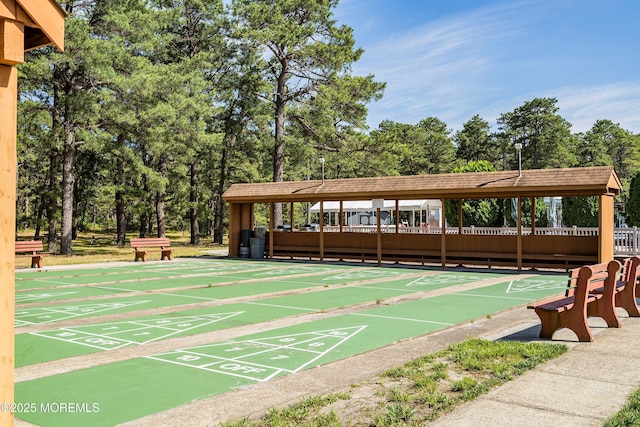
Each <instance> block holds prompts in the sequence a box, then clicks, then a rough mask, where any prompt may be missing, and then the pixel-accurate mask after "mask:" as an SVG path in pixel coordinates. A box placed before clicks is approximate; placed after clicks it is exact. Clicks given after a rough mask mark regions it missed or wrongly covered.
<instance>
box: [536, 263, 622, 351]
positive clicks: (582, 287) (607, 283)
mask: <svg viewBox="0 0 640 427" xmlns="http://www.w3.org/2000/svg"><path fill="white" fill-rule="evenodd" d="M619 270H620V263H619V262H618V261H610V262H608V263H602V264H596V265H590V266H584V267H580V268H579V269H574V270H572V271H571V272H570V273H569V281H568V285H567V291H566V293H565V295H560V296H556V297H551V298H547V299H544V300H542V301H538V302H535V303H532V304H530V305H528V306H527V308H531V309H534V310H535V312H536V314H537V315H538V317H539V318H540V322H541V323H542V328H541V329H540V338H546V339H551V337H552V336H553V334H554V332H555V331H557V330H558V329H561V328H567V329H571V330H572V331H573V332H574V333H575V334H576V335H577V336H578V340H579V341H593V335H592V333H591V329H590V328H589V323H588V321H587V319H588V317H590V316H597V317H601V318H603V319H604V320H605V322H607V326H609V327H620V320H619V319H618V316H617V314H616V312H615V291H616V281H617V273H618V271H619ZM597 289H601V292H597V293H594V291H595V290H597Z"/></svg>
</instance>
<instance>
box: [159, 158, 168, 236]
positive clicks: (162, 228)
mask: <svg viewBox="0 0 640 427" xmlns="http://www.w3.org/2000/svg"><path fill="white" fill-rule="evenodd" d="M159 169H160V175H162V177H165V176H167V158H166V156H162V159H161V160H160V168H159ZM164 197H165V190H164V189H161V190H158V191H157V192H156V224H157V227H158V237H166V223H165V212H164Z"/></svg>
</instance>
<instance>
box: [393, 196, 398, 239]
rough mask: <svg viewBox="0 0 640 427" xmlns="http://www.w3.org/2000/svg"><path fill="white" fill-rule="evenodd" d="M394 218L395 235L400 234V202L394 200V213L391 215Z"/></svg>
mask: <svg viewBox="0 0 640 427" xmlns="http://www.w3.org/2000/svg"><path fill="white" fill-rule="evenodd" d="M393 215H394V217H395V226H396V234H398V233H399V232H400V201H399V200H398V199H396V211H395V212H394V213H393Z"/></svg>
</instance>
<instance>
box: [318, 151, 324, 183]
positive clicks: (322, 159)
mask: <svg viewBox="0 0 640 427" xmlns="http://www.w3.org/2000/svg"><path fill="white" fill-rule="evenodd" d="M318 160H320V164H321V165H322V183H323V184H324V157H320V159H318Z"/></svg>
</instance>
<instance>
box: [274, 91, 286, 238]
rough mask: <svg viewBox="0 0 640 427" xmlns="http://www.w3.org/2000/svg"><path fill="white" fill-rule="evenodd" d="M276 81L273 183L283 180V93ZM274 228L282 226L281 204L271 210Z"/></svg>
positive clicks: (275, 205) (276, 204)
mask: <svg viewBox="0 0 640 427" xmlns="http://www.w3.org/2000/svg"><path fill="white" fill-rule="evenodd" d="M280 80H281V79H279V81H278V93H277V94H276V103H275V104H276V105H275V107H276V108H275V109H276V111H275V123H276V137H275V143H274V147H273V182H282V181H283V179H284V145H285V140H284V110H285V101H284V99H283V94H284V91H285V89H286V88H285V84H284V82H282V83H281V82H280ZM273 221H274V222H273V224H274V226H277V225H281V224H282V203H275V204H274V208H273Z"/></svg>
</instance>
